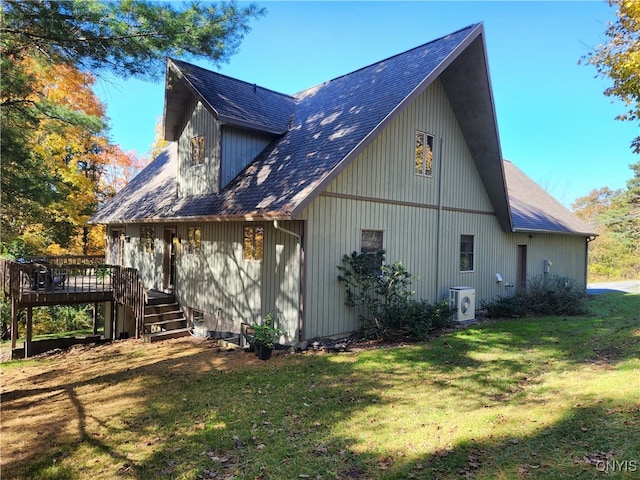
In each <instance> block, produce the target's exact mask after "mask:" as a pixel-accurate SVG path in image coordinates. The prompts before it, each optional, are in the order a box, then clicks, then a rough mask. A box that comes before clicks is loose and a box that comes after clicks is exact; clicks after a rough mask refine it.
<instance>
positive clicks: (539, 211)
mask: <svg viewBox="0 0 640 480" xmlns="http://www.w3.org/2000/svg"><path fill="white" fill-rule="evenodd" d="M504 167H505V169H504V170H505V175H506V179H507V187H508V190H509V203H510V205H511V217H512V219H513V227H514V231H520V232H550V233H568V234H576V235H594V233H593V229H592V228H591V227H589V226H588V225H587V224H585V223H584V222H582V221H581V220H580V219H578V218H577V217H576V216H575V215H573V214H572V213H571V212H570V211H569V210H567V209H566V208H565V207H564V206H562V204H561V203H560V202H558V201H557V200H556V199H555V198H553V197H552V196H551V195H549V194H548V193H547V192H546V191H545V190H544V189H543V188H541V187H540V186H539V185H538V184H537V183H535V182H534V181H533V180H531V179H530V178H529V177H528V176H527V175H525V173H524V172H523V171H522V170H520V169H519V168H518V167H516V166H515V165H514V164H513V163H511V162H509V161H506V160H505V162H504Z"/></svg>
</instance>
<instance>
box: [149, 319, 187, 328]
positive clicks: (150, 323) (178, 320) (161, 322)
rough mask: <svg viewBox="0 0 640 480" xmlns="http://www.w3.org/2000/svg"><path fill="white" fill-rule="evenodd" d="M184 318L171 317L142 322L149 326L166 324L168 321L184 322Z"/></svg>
mask: <svg viewBox="0 0 640 480" xmlns="http://www.w3.org/2000/svg"><path fill="white" fill-rule="evenodd" d="M186 321H187V319H186V318H172V319H170V320H160V321H158V322H144V326H145V327H151V326H153V325H167V324H169V323H178V322H186Z"/></svg>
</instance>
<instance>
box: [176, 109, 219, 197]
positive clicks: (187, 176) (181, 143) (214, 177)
mask: <svg viewBox="0 0 640 480" xmlns="http://www.w3.org/2000/svg"><path fill="white" fill-rule="evenodd" d="M199 135H202V136H204V149H205V154H204V163H202V164H201V165H194V166H192V165H191V164H190V156H191V140H192V139H193V138H194V137H197V136H199ZM219 144H220V124H219V122H218V121H216V119H215V117H214V116H213V115H212V114H211V113H210V112H208V111H207V110H206V109H205V108H204V106H203V105H202V104H201V103H200V102H197V101H196V100H195V98H193V97H191V104H190V105H189V107H188V108H186V109H185V116H184V118H183V129H182V133H181V134H180V138H179V140H178V156H179V157H180V162H179V165H180V166H179V167H178V168H179V174H178V197H186V196H188V195H201V194H205V193H218V191H219V185H220V158H219V152H220V145H219Z"/></svg>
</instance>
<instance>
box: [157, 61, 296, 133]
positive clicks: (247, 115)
mask: <svg viewBox="0 0 640 480" xmlns="http://www.w3.org/2000/svg"><path fill="white" fill-rule="evenodd" d="M190 95H195V96H196V98H197V99H198V100H200V102H202V104H203V105H204V106H205V107H206V108H207V109H208V110H209V111H210V112H211V113H212V114H213V115H214V117H215V118H216V119H217V120H219V121H220V122H222V123H223V124H224V123H229V124H232V125H236V126H241V127H245V128H250V129H254V130H258V131H261V132H267V133H272V134H278V135H281V134H283V133H285V132H286V131H287V130H288V129H289V123H290V122H291V116H292V115H293V113H294V109H295V99H294V98H293V97H291V96H289V95H284V94H281V93H277V92H274V91H272V90H268V89H266V88H262V87H259V86H257V85H255V84H250V83H247V82H243V81H241V80H237V79H235V78H231V77H227V76H225V75H221V74H219V73H215V72H212V71H210V70H206V69H204V68H201V67H198V66H196V65H191V64H189V63H186V62H182V61H180V60H174V59H169V60H167V81H166V88H165V138H166V139H167V140H169V141H173V140H177V139H178V136H179V134H180V132H179V131H178V128H179V126H180V123H181V121H182V118H183V109H184V107H185V105H186V104H187V102H185V99H186V98H188V97H189V96H190Z"/></svg>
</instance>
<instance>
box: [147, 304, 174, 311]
mask: <svg viewBox="0 0 640 480" xmlns="http://www.w3.org/2000/svg"><path fill="white" fill-rule="evenodd" d="M144 308H145V310H162V309H163V308H180V304H179V303H178V302H171V303H157V304H155V305H149V304H147V305H145V307H144Z"/></svg>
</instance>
